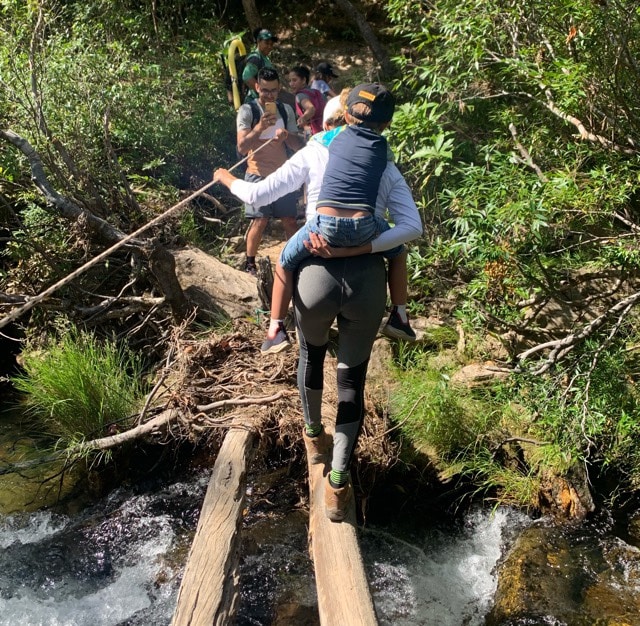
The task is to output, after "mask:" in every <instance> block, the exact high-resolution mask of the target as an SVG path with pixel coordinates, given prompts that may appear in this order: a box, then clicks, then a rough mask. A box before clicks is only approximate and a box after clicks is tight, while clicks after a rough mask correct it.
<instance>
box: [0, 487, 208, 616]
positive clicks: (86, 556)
mask: <svg viewBox="0 0 640 626" xmlns="http://www.w3.org/2000/svg"><path fill="white" fill-rule="evenodd" d="M205 484H206V477H203V478H200V479H197V480H195V481H194V482H192V483H176V484H173V485H170V486H167V487H164V488H158V487H157V486H156V487H155V489H154V488H151V489H150V490H149V492H148V493H142V494H134V495H132V494H131V493H130V492H129V493H127V492H125V491H124V490H117V491H115V492H113V493H112V494H111V495H110V496H109V497H108V498H106V499H105V500H104V501H103V502H102V503H100V504H99V505H97V506H95V507H93V508H90V509H87V510H86V511H83V513H82V514H81V515H79V516H75V517H74V518H70V517H65V516H61V515H53V514H51V513H48V512H38V513H35V514H32V515H29V516H25V515H19V516H7V517H4V518H0V545H1V546H2V547H3V550H2V551H0V626H17V625H18V624H19V625H20V626H86V625H91V626H137V625H139V626H143V625H144V626H149V625H150V624H154V626H161V625H162V624H169V622H170V621H171V616H172V614H173V609H174V607H175V599H176V596H177V591H178V579H179V573H180V570H181V567H182V565H183V562H184V559H185V555H183V554H179V555H178V556H177V557H176V558H175V559H172V558H171V555H172V552H173V551H175V550H177V549H179V548H180V547H181V542H182V544H184V545H185V546H187V547H188V540H186V541H183V539H182V538H183V537H184V536H185V535H188V534H189V533H191V532H192V530H193V527H194V525H195V524H194V517H197V514H198V504H199V503H200V501H201V499H202V492H203V489H204V486H205ZM194 504H195V506H194Z"/></svg>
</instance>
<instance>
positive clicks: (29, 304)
mask: <svg viewBox="0 0 640 626" xmlns="http://www.w3.org/2000/svg"><path fill="white" fill-rule="evenodd" d="M273 139H274V138H272V139H269V140H268V141H265V142H264V143H263V144H262V145H261V146H260V147H259V148H256V149H255V150H254V151H253V152H252V153H251V154H250V155H247V156H246V157H244V158H243V159H241V160H240V161H238V162H237V163H236V164H235V165H232V166H231V167H230V168H229V171H230V172H231V171H233V170H234V169H235V168H236V167H238V166H240V165H242V164H243V163H244V162H245V161H246V160H247V159H248V158H249V156H252V155H254V154H255V153H256V152H258V151H259V150H262V148H264V147H265V146H266V145H268V144H270V143H271V142H272V141H273ZM214 184H215V181H213V180H212V181H210V182H208V183H207V184H206V185H204V186H203V187H201V188H200V189H198V191H194V192H193V193H192V194H191V195H190V196H189V197H188V198H185V199H184V200H181V201H180V202H178V204H176V205H174V206H172V207H171V208H169V209H167V210H166V211H165V212H164V213H161V214H160V215H158V216H157V217H154V218H153V219H152V220H151V221H150V222H148V223H147V224H145V225H144V226H141V227H140V228H138V230H136V231H134V232H132V233H131V234H130V235H127V236H126V237H124V238H123V239H121V240H120V241H118V242H117V243H115V244H114V245H113V246H111V247H110V248H107V249H106V250H105V251H104V252H101V253H100V254H99V255H98V256H96V257H94V258H93V259H91V260H90V261H87V262H86V263H85V264H84V265H81V266H80V267H79V268H77V269H76V270H74V271H73V272H71V274H69V275H68V276H66V277H65V278H63V279H62V280H60V281H58V282H57V283H55V284H53V285H51V287H49V288H48V289H45V290H44V291H43V292H42V293H39V294H38V295H37V296H33V297H32V298H29V299H28V300H27V301H26V302H25V303H24V304H23V305H22V306H20V307H18V308H17V309H15V310H14V311H12V312H11V313H10V314H9V315H7V316H6V317H3V318H2V319H0V328H4V327H5V326H6V325H7V324H10V323H11V322H13V321H15V320H17V319H18V318H19V317H20V316H21V315H22V314H23V313H26V312H27V311H29V310H30V309H32V308H33V307H34V306H35V305H36V304H38V303H39V302H42V301H43V300H44V299H45V298H47V297H48V296H50V295H51V294H52V293H54V292H55V291H57V290H58V289H60V287H64V286H65V285H68V284H69V283H70V282H71V281H72V280H74V279H75V278H77V277H78V276H80V274H82V273H83V272H85V271H86V270H88V269H89V268H90V267H92V266H94V265H96V264H97V263H99V262H100V261H102V260H103V259H105V258H107V257H108V256H109V255H110V254H111V253H112V252H115V251H116V250H117V249H118V248H122V246H124V244H125V243H127V242H129V241H131V240H132V239H135V238H136V237H137V236H138V235H140V234H141V233H143V232H144V231H145V230H147V229H149V228H151V227H152V226H155V225H156V224H158V223H160V222H161V221H162V220H163V219H165V218H166V217H167V216H169V215H171V214H172V213H175V212H176V211H177V210H178V209H182V208H183V207H184V206H186V205H187V204H189V202H191V201H192V200H193V199H194V198H197V197H198V196H199V195H200V194H201V193H203V192H204V191H206V190H207V189H209V187H212V186H213V185H214Z"/></svg>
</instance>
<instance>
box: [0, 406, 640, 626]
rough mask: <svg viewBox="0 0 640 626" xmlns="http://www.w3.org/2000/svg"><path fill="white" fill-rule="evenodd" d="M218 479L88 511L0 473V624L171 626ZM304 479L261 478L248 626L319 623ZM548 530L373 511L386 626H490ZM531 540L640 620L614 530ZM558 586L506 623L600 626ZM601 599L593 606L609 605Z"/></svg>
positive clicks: (258, 473) (250, 540)
mask: <svg viewBox="0 0 640 626" xmlns="http://www.w3.org/2000/svg"><path fill="white" fill-rule="evenodd" d="M0 417H1V416H0ZM2 426H5V428H3V429H2V431H0V432H1V434H0V466H1V464H2V463H5V462H7V461H13V462H15V460H16V455H18V457H19V456H20V448H19V446H18V447H17V444H16V443H15V437H13V438H12V437H10V436H9V435H10V433H11V428H10V425H7V424H2ZM9 440H11V443H10V444H9V443H8V442H9ZM208 477H209V471H206V472H204V471H201V472H200V473H197V474H193V475H190V476H188V477H182V478H180V479H174V480H173V481H172V482H163V481H162V480H161V479H160V478H149V479H148V480H146V481H143V482H139V483H136V484H134V485H130V486H127V487H121V488H119V489H116V490H114V491H112V492H111V493H110V494H109V495H108V496H107V497H105V498H104V499H102V500H100V501H98V502H93V503H91V504H90V505H88V506H85V505H79V504H78V505H74V506H73V507H70V506H69V505H67V507H66V508H65V509H57V508H56V509H53V508H51V509H41V508H39V506H40V505H41V503H39V499H38V490H35V491H33V492H31V491H29V490H28V489H27V488H26V486H27V485H28V484H31V483H33V482H34V481H33V480H29V479H28V478H25V477H23V476H20V475H15V474H6V475H2V476H0V626H165V625H169V624H170V622H171V618H172V615H173V610H174V608H175V603H176V598H177V593H178V588H179V582H180V577H181V574H182V571H183V568H184V564H185V562H186V559H187V556H188V552H189V548H190V544H191V540H192V538H193V533H194V531H195V528H196V524H197V519H198V515H199V510H200V506H201V504H202V500H203V498H204V494H205V490H206V486H207V482H208ZM299 479H300V477H299V476H292V475H291V468H290V467H288V466H287V465H286V464H281V465H280V466H276V467H270V468H261V469H259V470H258V469H256V470H254V473H253V474H252V475H251V476H250V479H249V485H250V486H249V488H248V491H247V496H248V504H247V509H246V516H245V518H244V524H243V536H242V557H241V601H240V608H239V614H238V618H237V624H238V626H251V625H261V626H317V624H318V617H317V599H316V592H315V586H314V577H313V567H312V564H311V562H310V560H309V556H308V548H307V526H308V518H307V513H306V510H305V507H304V506H303V494H302V493H301V492H300V480H299ZM58 489H60V490H62V491H64V485H62V484H59V485H58ZM3 494H4V495H6V494H9V497H8V498H4V499H3V497H2V495H3ZM20 495H22V496H23V498H24V501H23V502H22V503H20V502H19V496H20ZM378 500H379V501H380V500H382V501H384V498H378ZM427 504H428V503H427ZM387 508H388V509H391V510H393V511H396V509H395V508H394V507H393V506H392V505H388V507H387ZM54 511H56V512H54ZM538 530H543V528H542V525H541V524H540V521H537V522H534V521H533V520H531V519H529V518H527V517H526V516H524V515H523V514H521V513H518V512H515V511H512V510H509V509H506V508H498V509H496V510H490V509H476V510H472V511H469V512H467V513H465V514H464V516H462V517H460V518H459V519H450V518H449V519H447V518H445V517H444V516H439V515H438V514H435V515H430V516H428V517H423V516H421V515H415V511H414V512H413V513H412V512H409V511H400V512H395V513H392V514H387V515H386V516H380V515H378V516H376V515H373V514H372V515H371V519H370V520H367V523H366V525H365V527H364V528H363V529H361V532H360V537H361V545H362V549H363V556H364V560H365V566H366V569H367V574H368V577H369V580H370V583H371V587H372V590H373V596H374V602H375V605H376V609H377V612H378V615H379V619H380V624H381V626H391V625H393V626H482V625H483V624H484V623H485V617H486V615H487V614H488V612H489V611H490V609H491V607H492V604H493V600H494V595H495V592H496V589H497V585H498V580H497V574H496V569H495V566H496V564H497V563H498V562H499V561H500V559H501V558H502V557H503V556H504V555H505V554H506V553H507V551H509V549H510V548H511V547H512V546H514V544H515V543H516V542H517V541H518V538H520V537H523V536H524V535H525V534H527V533H529V534H531V533H532V532H538ZM533 536H534V542H535V544H534V545H540V544H544V549H543V550H542V557H541V559H540V563H541V564H542V565H541V566H542V567H543V568H544V567H549V566H550V565H551V566H552V567H553V568H554V570H555V571H558V562H552V563H550V565H549V563H548V562H547V561H548V560H549V558H550V555H551V556H553V557H554V558H556V556H557V555H562V554H565V553H566V552H567V548H566V546H569V547H570V543H573V544H575V545H576V546H577V549H578V553H577V554H578V557H577V559H575V561H574V562H572V563H571V564H570V565H569V567H570V568H572V570H574V571H576V573H577V574H578V576H579V577H580V578H584V579H589V580H590V581H594V580H597V579H598V577H599V580H600V581H602V582H603V583H606V586H607V593H609V590H610V589H613V595H612V596H611V597H612V598H613V602H611V608H610V611H609V612H610V614H611V615H613V616H614V617H613V618H612V620H613V621H602V622H601V621H598V622H597V623H598V624H608V625H611V624H619V625H622V624H627V625H630V626H636V625H637V624H640V618H639V619H638V620H637V621H635V622H634V619H633V618H628V617H627V618H626V619H625V620H622V621H620V620H617V621H616V619H615V615H616V611H618V612H620V610H619V608H618V605H620V606H621V605H622V604H623V603H622V601H620V602H617V600H616V597H617V596H616V595H615V594H616V593H617V590H620V589H622V588H624V587H625V585H626V587H627V588H630V589H631V590H632V591H634V593H635V591H636V590H637V594H638V596H639V597H640V558H638V559H637V561H632V560H630V558H629V555H631V556H633V555H634V554H635V553H634V552H633V551H634V550H635V551H636V552H637V549H636V548H634V547H633V546H630V545H627V544H624V542H622V540H621V539H619V538H618V537H617V536H614V533H613V528H612V527H611V526H610V525H608V524H607V525H606V528H604V529H600V530H598V532H592V531H591V530H590V529H589V527H588V526H585V527H583V528H580V529H578V531H577V534H576V535H575V538H574V539H571V538H570V537H569V535H563V538H562V541H560V539H559V538H558V536H555V538H553V540H550V539H549V537H550V535H539V536H538V535H533ZM552 543H555V544H557V545H558V546H559V547H558V549H557V551H556V552H553V549H555V548H554V547H553V546H552ZM602 546H604V552H603V549H602ZM612 546H613V547H612ZM620 546H622V547H623V548H624V551H623V552H621V551H620ZM533 551H535V548H534V550H533ZM603 554H604V558H603ZM558 558H560V557H558ZM607 561H608V562H610V567H609V566H608V565H606V562H607ZM605 565H606V567H605ZM607 567H608V569H607ZM542 571H544V569H543V570H542ZM548 571H551V570H548ZM559 573H560V580H568V578H567V577H566V576H564V575H563V573H562V571H560V572H559ZM548 580H549V589H547V590H545V592H546V593H545V596H546V597H547V600H548V601H547V602H546V604H543V605H540V606H539V607H533V606H532V607H531V611H532V612H531V613H530V615H531V617H525V618H524V621H522V620H520V621H516V622H512V621H509V622H508V623H509V624H511V625H513V624H530V625H536V624H555V625H564V626H593V624H594V623H595V622H594V621H590V618H589V617H586V618H584V619H582V618H581V619H575V620H573V621H572V620H571V619H556V618H554V617H553V615H561V614H563V611H565V609H567V607H568V609H570V610H571V611H573V613H566V614H573V615H582V614H583V613H580V611H581V610H582V609H581V606H582V605H583V604H586V603H587V601H589V598H588V597H586V598H584V599H582V600H581V599H580V598H579V597H578V596H576V594H575V593H574V594H573V596H572V597H567V598H565V597H564V596H565V595H566V594H565V591H563V590H561V589H560V587H558V586H557V585H556V583H554V581H553V579H552V578H551V577H548ZM554 585H556V586H555V587H554ZM601 588H602V585H601V586H600V589H601ZM554 589H558V592H557V593H556V592H554ZM604 597H609V596H598V598H596V602H597V603H598V604H604V603H605V602H604V600H602V599H601V598H604ZM632 599H633V598H632ZM630 606H631V605H630ZM534 609H539V611H538V613H534V612H533V611H534ZM625 610H626V611H627V612H626V613H625V615H633V609H629V610H627V609H625ZM584 614H585V615H586V613H584ZM536 615H545V616H547V617H544V618H537V617H536Z"/></svg>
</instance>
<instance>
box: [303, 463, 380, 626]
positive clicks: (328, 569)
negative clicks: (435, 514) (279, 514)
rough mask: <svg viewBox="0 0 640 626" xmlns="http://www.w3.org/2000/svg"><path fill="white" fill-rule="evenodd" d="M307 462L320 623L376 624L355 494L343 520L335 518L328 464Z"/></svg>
mask: <svg viewBox="0 0 640 626" xmlns="http://www.w3.org/2000/svg"><path fill="white" fill-rule="evenodd" d="M307 460H308V457H307ZM307 466H308V469H309V492H310V503H309V544H310V551H311V556H312V559H313V566H314V569H315V573H316V588H317V592H318V612H319V614H320V625H321V626H377V624H378V618H377V616H376V610H375V606H374V604H373V599H372V597H371V592H370V590H369V583H368V582H367V576H366V573H365V570H364V564H363V562H362V556H361V554H360V546H359V543H358V530H357V527H356V510H355V501H354V497H352V498H351V502H350V503H349V505H348V508H347V516H346V518H345V519H344V521H342V522H332V521H331V520H329V518H328V517H327V515H326V513H325V507H324V486H325V483H326V481H327V474H328V472H329V469H330V468H329V464H328V463H327V464H322V463H319V464H316V465H312V464H311V463H310V462H307Z"/></svg>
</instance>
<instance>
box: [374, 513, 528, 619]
mask: <svg viewBox="0 0 640 626" xmlns="http://www.w3.org/2000/svg"><path fill="white" fill-rule="evenodd" d="M526 521H527V518H525V517H524V516H523V515H521V514H518V513H515V512H513V511H510V510H507V509H498V510H497V511H495V513H494V514H491V513H490V512H487V511H484V512H483V511H477V512H473V513H471V514H470V515H469V516H468V517H467V518H466V520H465V524H464V526H463V527H462V528H461V529H457V530H456V531H455V532H447V533H445V532H442V531H438V530H436V531H429V530H427V529H425V535H424V536H423V537H421V538H420V539H419V540H418V541H419V542H418V543H413V542H411V541H410V540H409V541H408V540H405V539H402V538H399V537H397V536H395V534H394V535H391V534H389V533H387V532H385V531H379V530H376V529H365V531H364V532H363V534H362V546H363V551H364V558H365V561H366V562H367V564H368V570H369V572H368V574H369V577H370V580H371V583H372V589H373V595H374V601H375V604H376V608H377V609H378V613H379V615H380V624H381V626H391V625H393V626H423V625H424V626H427V625H432V624H438V626H460V625H461V624H464V625H465V626H481V625H482V624H483V623H484V617H485V615H486V613H487V612H488V610H489V608H490V605H491V601H492V598H493V594H494V592H495V589H496V585H497V581H496V578H495V576H494V573H493V570H494V567H495V565H496V563H497V562H498V559H499V558H500V556H501V555H502V553H503V550H504V548H505V530H506V529H507V527H508V528H510V529H511V528H513V526H514V525H522V524H523V523H526Z"/></svg>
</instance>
